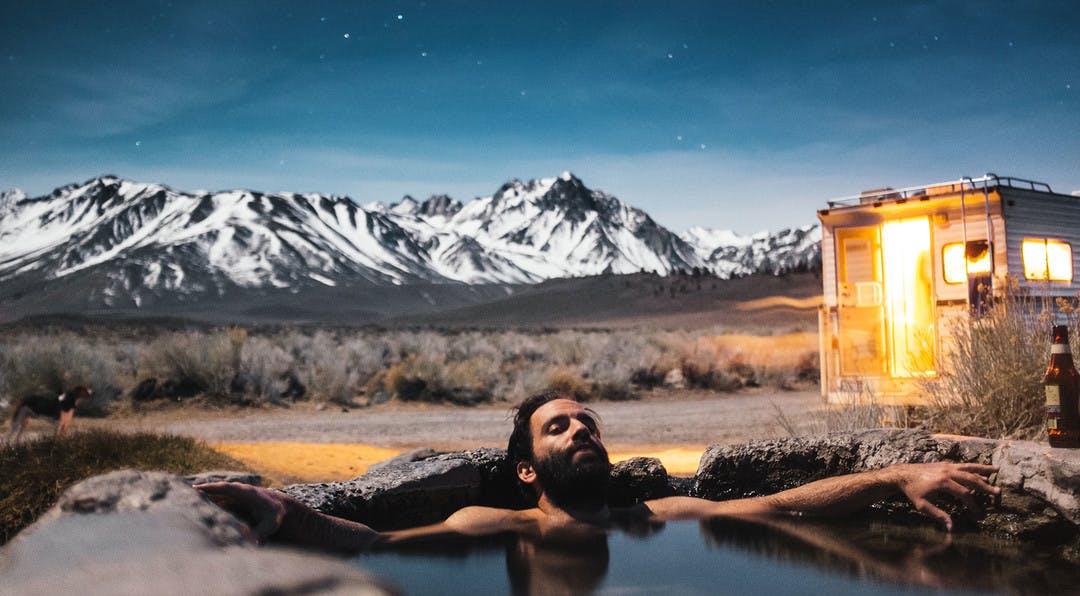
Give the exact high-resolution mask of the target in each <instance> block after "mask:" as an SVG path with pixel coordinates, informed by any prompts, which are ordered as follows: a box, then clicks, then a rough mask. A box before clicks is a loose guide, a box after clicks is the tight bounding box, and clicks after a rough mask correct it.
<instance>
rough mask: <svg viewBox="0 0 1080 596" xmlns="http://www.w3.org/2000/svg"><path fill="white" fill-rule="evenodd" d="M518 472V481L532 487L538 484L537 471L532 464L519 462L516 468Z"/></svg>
mask: <svg viewBox="0 0 1080 596" xmlns="http://www.w3.org/2000/svg"><path fill="white" fill-rule="evenodd" d="M515 470H516V471H517V477H518V480H521V481H522V482H524V483H525V484H528V485H530V486H531V485H532V484H533V483H534V482H536V470H534V469H533V466H532V464H531V463H529V462H527V461H519V462H518V463H517V466H515Z"/></svg>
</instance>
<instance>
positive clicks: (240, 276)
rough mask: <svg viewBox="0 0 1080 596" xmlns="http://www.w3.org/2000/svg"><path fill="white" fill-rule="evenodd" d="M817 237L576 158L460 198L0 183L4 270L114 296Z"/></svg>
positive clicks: (656, 254)
mask: <svg viewBox="0 0 1080 596" xmlns="http://www.w3.org/2000/svg"><path fill="white" fill-rule="evenodd" d="M819 239H820V232H819V231H818V230H817V227H816V226H807V227H805V228H799V229H795V230H784V231H783V232H780V233H779V234H775V235H769V234H764V233H763V234H758V235H755V236H752V237H739V236H736V235H734V234H731V233H730V232H717V231H712V230H705V229H701V228H694V229H692V230H690V231H688V232H687V233H685V234H683V235H682V236H678V235H676V234H673V233H672V232H670V231H668V230H667V229H665V228H664V227H663V226H661V225H659V224H657V223H656V222H655V221H653V219H652V218H651V217H649V215H648V214H646V213H645V212H643V211H641V210H639V209H635V208H633V207H630V206H628V205H625V204H624V203H622V202H621V201H619V200H618V199H617V198H615V197H613V196H611V195H609V194H607V193H604V192H601V191H595V190H590V189H589V188H587V187H585V185H584V184H583V183H582V182H581V180H579V179H578V178H576V177H575V176H573V175H572V174H570V173H568V172H567V173H564V174H563V175H561V176H559V177H555V178H544V179H538V180H530V181H528V182H522V181H520V180H513V181H511V182H508V183H506V184H504V185H503V186H502V187H501V188H499V189H498V191H496V192H495V193H494V194H493V195H492V196H490V197H484V198H479V199H475V200H473V201H470V202H468V203H465V204H462V203H461V202H458V201H455V200H453V199H451V198H450V197H448V196H446V195H437V196H433V197H431V198H429V199H427V200H425V201H422V202H421V201H417V200H415V199H413V198H412V197H405V198H404V199H403V200H402V201H400V202H398V203H395V204H392V205H389V206H386V205H382V204H378V203H375V204H372V205H367V206H363V207H361V206H360V205H358V204H356V203H355V202H354V201H353V200H351V199H349V198H347V197H341V196H333V195H321V194H295V193H262V192H254V191H247V190H233V191H227V192H214V193H211V192H206V191H196V192H180V191H176V190H173V189H171V188H169V187H166V186H162V185H159V184H143V183H136V182H131V181H127V180H123V179H120V178H117V177H115V176H102V177H98V178H94V179H91V180H88V181H86V182H84V183H81V184H71V185H68V186H64V187H61V188H58V189H56V190H55V191H53V192H52V193H51V194H49V195H46V196H41V197H35V198H27V197H26V196H25V195H24V194H23V193H22V192H20V191H18V190H11V191H7V192H3V193H0V283H3V284H4V285H6V286H9V287H10V286H20V287H30V286H32V285H34V284H40V283H42V282H48V281H50V280H57V279H63V278H70V277H72V276H76V275H82V276H85V277H86V278H87V279H88V280H92V282H91V281H88V282H87V283H86V284H85V286H86V287H87V291H88V292H91V293H95V294H97V298H98V299H99V301H100V302H101V303H102V304H104V305H108V304H111V303H112V302H113V301H114V300H121V301H124V302H126V301H127V300H132V301H134V303H135V304H136V305H138V304H139V302H140V300H142V299H143V298H144V297H149V296H153V295H161V294H163V293H172V294H178V295H202V294H207V293H213V294H218V295H220V294H223V293H225V292H227V291H231V290H234V289H252V288H259V289H266V288H289V289H294V290H299V289H301V288H303V287H305V286H309V285H314V284H318V285H325V286H334V285H351V284H358V283H364V284H375V285H385V284H395V285H397V284H409V283H417V282H436V283H442V282H446V283H452V282H461V283H466V284H482V283H532V282H538V281H542V280H545V279H551V278H558V277H578V276H587V275H596V274H601V273H633V272H638V271H642V270H647V271H655V272H657V273H660V274H669V273H672V272H675V271H690V270H694V269H703V270H708V271H712V272H714V273H716V274H717V275H719V276H721V277H730V276H733V275H746V274H750V273H755V272H762V271H764V272H769V273H782V272H785V271H789V270H797V269H805V268H808V267H811V266H814V265H815V264H816V263H818V262H819V261H820V255H819V248H818V241H819ZM121 297H122V298H121Z"/></svg>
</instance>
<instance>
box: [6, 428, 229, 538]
mask: <svg viewBox="0 0 1080 596" xmlns="http://www.w3.org/2000/svg"><path fill="white" fill-rule="evenodd" d="M124 468H137V469H140V470H164V471H167V472H173V473H175V474H193V473H196V472H204V471H207V470H213V469H219V470H220V469H229V470H247V469H248V468H247V466H245V465H243V464H241V463H240V462H238V461H236V460H234V459H232V458H230V457H228V456H226V455H224V454H222V453H219V452H217V451H214V450H213V449H210V448H209V447H207V446H206V445H205V444H204V443H201V442H199V441H196V440H194V439H190V438H186V437H177V436H172V435H160V434H150V433H139V434H125V433H117V432H109V431H103V430H95V431H85V432H78V433H73V434H69V435H67V436H64V437H47V438H41V439H37V440H34V441H27V442H23V443H20V444H18V445H15V446H8V447H2V448H0V544H2V543H4V542H7V541H8V540H9V539H10V538H11V537H12V536H14V535H15V534H16V533H17V532H19V531H20V530H21V529H23V528H24V527H26V526H27V525H29V524H30V523H32V522H33V520H34V519H36V518H37V517H38V516H39V515H41V514H42V513H44V512H45V510H47V509H48V508H49V507H51V506H52V505H53V503H55V502H56V500H57V499H58V498H59V497H60V494H61V493H62V492H63V491H65V490H67V488H68V487H70V486H71V485H73V484H75V483H76V482H79V481H80V480H84V479H86V478H89V477H91V476H96V475H98V474H104V473H106V472H111V471H113V470H122V469H124Z"/></svg>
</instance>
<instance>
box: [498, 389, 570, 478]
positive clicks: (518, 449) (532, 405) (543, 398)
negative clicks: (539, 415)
mask: <svg viewBox="0 0 1080 596" xmlns="http://www.w3.org/2000/svg"><path fill="white" fill-rule="evenodd" d="M556 399H568V398H566V396H565V395H564V394H562V393H560V392H558V391H544V392H543V393H537V394H535V395H530V396H529V397H526V398H525V400H524V401H522V402H521V403H520V404H518V405H517V407H515V408H514V431H513V432H512V433H510V441H509V442H508V443H507V444H506V458H507V459H508V460H509V461H510V465H511V466H516V465H517V464H518V462H521V461H526V462H532V460H533V450H532V448H533V444H532V429H531V428H529V421H530V420H531V419H532V415H533V414H534V413H535V412H536V411H537V410H538V409H540V406H542V405H544V404H546V403H548V402H549V401H555V400H556Z"/></svg>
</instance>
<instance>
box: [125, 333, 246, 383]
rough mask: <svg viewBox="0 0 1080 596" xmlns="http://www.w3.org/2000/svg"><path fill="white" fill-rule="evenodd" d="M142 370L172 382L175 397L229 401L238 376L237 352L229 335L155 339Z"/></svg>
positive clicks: (202, 334) (144, 357) (182, 335)
mask: <svg viewBox="0 0 1080 596" xmlns="http://www.w3.org/2000/svg"><path fill="white" fill-rule="evenodd" d="M141 368H142V369H143V370H144V371H146V373H148V374H149V375H150V376H154V377H159V378H162V379H165V380H166V382H169V381H171V383H172V386H174V387H175V388H176V393H177V395H176V397H193V396H195V395H197V394H199V393H205V394H206V395H208V396H209V397H214V398H227V397H229V395H230V394H231V393H232V381H233V379H234V378H235V377H236V374H237V372H239V371H237V370H236V368H235V349H234V347H233V341H232V340H231V339H230V336H229V335H228V334H226V333H220V332H219V333H214V334H204V333H197V332H188V333H172V334H168V335H163V336H161V337H159V338H157V339H156V340H154V341H153V342H152V343H151V344H150V345H149V346H147V348H146V350H145V351H144V352H143V358H142V362H141Z"/></svg>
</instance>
